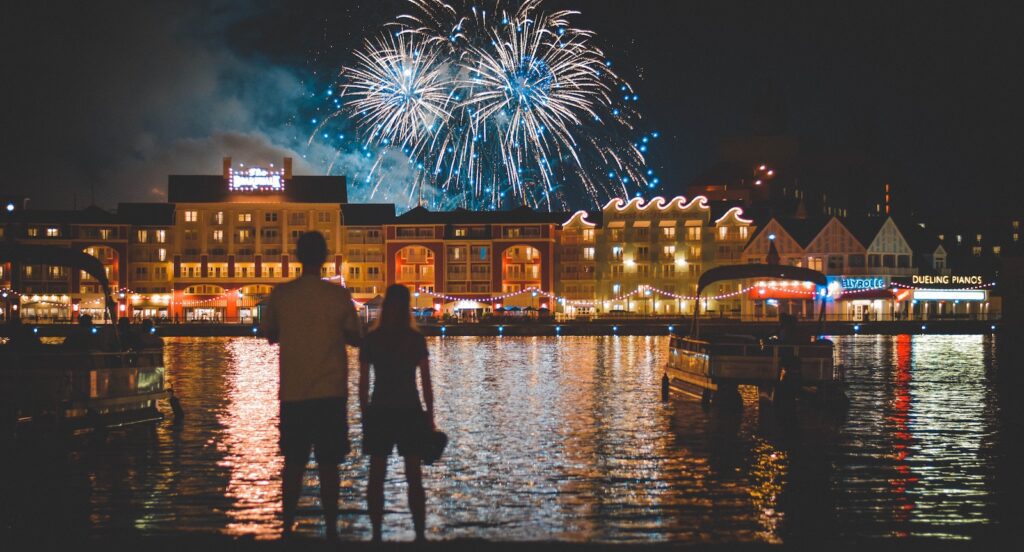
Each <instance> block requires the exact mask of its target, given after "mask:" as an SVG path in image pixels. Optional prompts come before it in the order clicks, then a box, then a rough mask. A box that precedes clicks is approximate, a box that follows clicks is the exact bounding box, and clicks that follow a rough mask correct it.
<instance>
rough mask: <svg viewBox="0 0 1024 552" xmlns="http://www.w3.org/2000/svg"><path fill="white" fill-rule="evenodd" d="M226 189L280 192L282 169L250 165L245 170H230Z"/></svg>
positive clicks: (282, 178)
mask: <svg viewBox="0 0 1024 552" xmlns="http://www.w3.org/2000/svg"><path fill="white" fill-rule="evenodd" d="M228 189H229V190H231V191H233V192H282V191H284V171H283V170H276V171H275V170H268V169H262V168H259V167H250V168H248V169H245V170H240V171H236V170H234V169H232V170H231V174H230V176H229V177H228Z"/></svg>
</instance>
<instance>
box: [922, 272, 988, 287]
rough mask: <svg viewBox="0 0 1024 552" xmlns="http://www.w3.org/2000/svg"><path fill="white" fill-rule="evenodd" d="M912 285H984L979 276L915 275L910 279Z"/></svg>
mask: <svg viewBox="0 0 1024 552" xmlns="http://www.w3.org/2000/svg"><path fill="white" fill-rule="evenodd" d="M911 283H913V284H943V285H950V284H959V285H981V284H982V283H984V281H983V280H982V278H981V276H959V275H956V274H952V275H950V274H941V275H937V276H932V275H922V274H915V275H913V276H912V277H911Z"/></svg>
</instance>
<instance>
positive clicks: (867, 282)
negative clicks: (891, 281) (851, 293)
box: [839, 276, 885, 290]
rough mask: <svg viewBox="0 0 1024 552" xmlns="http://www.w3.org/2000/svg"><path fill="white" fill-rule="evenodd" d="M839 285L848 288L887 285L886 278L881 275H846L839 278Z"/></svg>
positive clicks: (872, 287) (871, 287)
mask: <svg viewBox="0 0 1024 552" xmlns="http://www.w3.org/2000/svg"><path fill="white" fill-rule="evenodd" d="M839 285H840V286H842V288H843V289H846V290H854V289H878V288H883V287H885V278H882V277H881V276H869V277H863V278H847V277H845V276H844V277H842V278H840V279H839Z"/></svg>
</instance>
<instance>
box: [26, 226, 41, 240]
mask: <svg viewBox="0 0 1024 552" xmlns="http://www.w3.org/2000/svg"><path fill="white" fill-rule="evenodd" d="M38 235H39V229H38V228H29V229H28V236H29V237H30V238H35V237H37V236H38Z"/></svg>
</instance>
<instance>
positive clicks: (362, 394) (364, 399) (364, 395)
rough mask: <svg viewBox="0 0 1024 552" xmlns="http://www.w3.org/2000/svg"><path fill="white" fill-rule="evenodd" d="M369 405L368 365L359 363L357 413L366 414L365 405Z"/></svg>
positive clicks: (367, 363) (363, 362)
mask: <svg viewBox="0 0 1024 552" xmlns="http://www.w3.org/2000/svg"><path fill="white" fill-rule="evenodd" d="M368 404H370V363H369V362H366V361H360V362H359V413H360V414H361V415H365V414H366V405H368Z"/></svg>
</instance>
